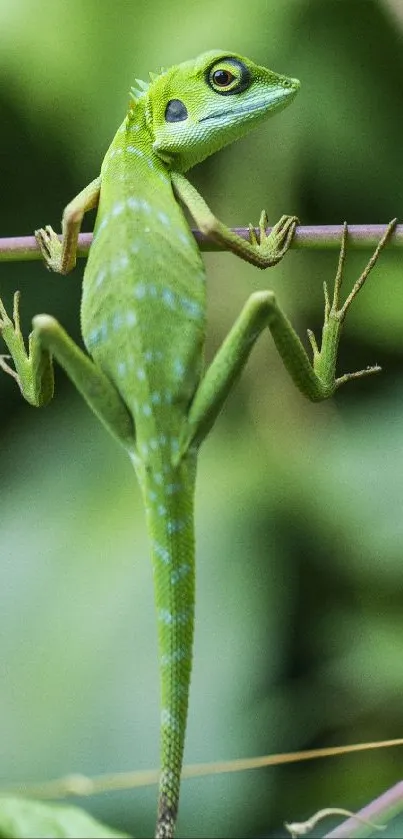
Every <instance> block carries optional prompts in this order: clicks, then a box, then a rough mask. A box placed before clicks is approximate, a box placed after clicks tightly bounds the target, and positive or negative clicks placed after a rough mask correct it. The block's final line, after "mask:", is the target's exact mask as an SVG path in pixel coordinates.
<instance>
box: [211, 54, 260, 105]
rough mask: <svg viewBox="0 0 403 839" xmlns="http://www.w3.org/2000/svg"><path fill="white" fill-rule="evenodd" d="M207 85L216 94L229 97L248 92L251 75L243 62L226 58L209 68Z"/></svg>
mask: <svg viewBox="0 0 403 839" xmlns="http://www.w3.org/2000/svg"><path fill="white" fill-rule="evenodd" d="M207 83H208V84H209V86H210V87H211V89H212V90H214V92H215V93H220V94H221V95H222V96H228V95H229V94H231V93H242V91H243V90H246V88H247V87H249V85H250V83H251V74H250V72H249V70H248V68H247V67H246V66H245V64H243V63H242V61H238V59H236V58H224V59H222V60H221V61H219V62H217V63H215V64H213V66H212V67H210V68H209V70H208V71H207Z"/></svg>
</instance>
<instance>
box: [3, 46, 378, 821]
mask: <svg viewBox="0 0 403 839" xmlns="http://www.w3.org/2000/svg"><path fill="white" fill-rule="evenodd" d="M150 76H151V81H150V83H147V84H146V83H144V82H139V83H138V84H139V88H138V89H136V90H135V91H134V92H133V93H132V98H131V101H130V105H129V109H128V113H127V116H126V117H125V119H124V121H123V123H122V125H121V126H120V128H119V129H118V131H117V133H116V135H115V138H114V140H113V142H112V144H111V146H110V148H109V150H108V152H107V154H106V157H105V159H104V161H103V164H102V168H101V174H100V176H99V177H98V178H96V179H95V180H94V181H93V182H92V183H90V184H89V186H87V187H86V188H85V189H84V190H83V191H82V192H81V193H80V194H79V195H78V196H77V197H76V198H75V199H74V200H73V201H72V202H71V203H70V204H68V206H67V207H66V209H65V211H64V215H63V238H62V242H60V240H59V238H58V237H57V236H56V234H55V233H54V232H53V230H52V229H51V228H50V227H46V228H45V229H42V230H39V231H37V238H38V241H39V243H40V245H41V248H42V251H43V254H44V256H45V259H46V262H47V264H48V266H49V267H50V268H51V269H52V270H54V271H58V272H60V273H62V274H65V273H67V272H68V271H70V269H72V268H73V267H74V265H75V260H76V248H77V239H78V233H79V230H80V225H81V222H82V218H83V215H84V213H85V212H86V211H87V210H88V209H90V208H94V207H96V206H97V207H98V214H97V219H96V224H95V230H94V239H93V244H92V246H91V249H90V253H89V257H88V261H87V266H86V269H85V273H84V281H83V294H82V307H81V321H82V334H83V338H84V343H85V345H86V348H87V350H88V353H89V355H86V354H85V353H83V352H82V351H81V350H80V349H79V348H78V347H77V346H76V345H75V344H74V343H73V342H72V340H71V339H70V338H69V337H68V336H67V335H66V333H65V332H64V331H63V329H62V328H61V327H60V326H59V324H58V323H57V322H56V321H55V320H54V319H53V318H51V317H49V316H48V315H39V316H37V317H35V318H34V321H33V332H32V333H31V335H30V338H29V349H28V352H27V351H26V349H25V346H24V341H23V338H22V335H21V331H20V326H19V294H18V292H16V294H15V298H14V312H13V320H12V319H10V318H9V317H8V315H7V313H6V311H5V308H4V306H3V304H2V303H1V302H0V318H1V320H0V328H1V332H2V335H3V338H4V341H5V343H6V345H7V347H8V350H9V353H10V354H11V357H12V359H13V361H14V365H15V369H14V368H12V367H10V365H9V364H8V362H7V361H6V358H9V356H2V357H1V358H0V364H1V366H2V367H3V369H4V370H5V371H6V372H7V373H9V374H10V375H12V376H13V377H14V378H15V379H16V380H17V382H18V384H19V387H20V389H21V391H22V394H23V396H24V397H25V398H26V399H27V400H28V402H30V403H31V404H32V405H35V406H40V405H45V404H46V403H47V402H49V400H50V399H51V397H52V394H53V368H52V357H53V356H54V357H55V358H56V359H57V361H58V362H59V363H60V364H61V365H62V367H64V369H65V370H66V371H67V373H68V375H69V376H70V378H71V379H72V380H73V382H74V383H75V385H76V387H77V388H78V390H79V391H80V392H81V394H82V395H83V397H84V398H85V399H86V401H87V402H88V404H89V405H90V407H91V408H92V410H93V411H94V412H95V414H96V415H97V416H98V417H99V419H100V420H101V421H102V422H103V423H104V425H105V426H106V427H107V429H108V430H109V431H110V432H111V433H112V434H113V435H114V436H115V438H117V440H118V441H119V442H120V443H121V444H122V445H123V446H124V448H125V449H126V450H127V452H128V454H129V456H130V458H131V460H132V462H133V464H134V468H135V470H136V473H137V477H138V480H139V484H140V487H141V491H142V495H143V499H144V504H145V509H146V516H147V525H148V530H149V534H150V538H151V546H152V564H153V573H154V584H155V598H156V607H157V619H158V638H159V661H160V681H161V777H160V789H159V804H158V817H157V827H156V837H172V836H173V835H174V830H175V823H176V816H177V810H178V801H179V787H180V774H181V767H182V759H183V747H184V739H185V728H186V718H187V707H188V694H189V683H190V673H191V663H192V643H193V622H194V532H193V495H194V484H195V471H196V455H197V451H198V448H199V445H200V443H201V442H202V440H203V439H204V437H205V436H206V434H207V433H208V431H209V429H210V428H211V426H212V425H213V423H214V421H215V418H216V416H217V414H218V413H219V411H220V409H221V407H222V405H223V402H224V400H225V398H226V395H227V393H228V391H229V390H230V388H231V386H232V385H233V383H234V381H235V380H236V379H237V377H238V375H239V374H240V372H241V369H242V368H243V366H244V365H245V363H246V360H247V358H248V356H249V353H250V351H251V349H252V346H253V344H254V342H255V341H256V339H257V338H258V336H259V335H260V333H261V332H262V330H263V329H264V328H265V327H266V326H267V327H269V329H270V331H271V333H272V335H273V338H274V341H275V343H276V345H277V349H278V350H279V352H280V355H281V357H282V359H283V361H284V364H285V366H286V368H287V369H288V371H289V373H290V375H291V376H292V378H293V380H294V382H295V384H296V385H297V387H298V388H299V389H300V390H301V391H302V392H303V393H304V394H305V395H306V396H307V397H308V398H309V399H311V400H321V399H326V398H327V397H329V396H331V395H332V394H333V393H334V391H335V389H336V388H337V387H338V386H339V385H340V384H341V383H342V382H344V381H347V380H348V379H350V378H352V377H353V376H357V375H359V376H362V375H366V374H368V373H372V372H374V371H375V370H376V369H378V368H368V369H367V370H364V371H360V372H359V373H355V374H347V375H345V376H342V377H340V378H338V379H336V377H335V364H336V354H337V345H338V340H339V335H340V330H341V326H342V322H343V319H344V316H345V314H346V311H347V308H348V306H349V305H350V303H351V301H352V299H353V297H354V296H355V295H356V293H357V291H358V289H359V288H360V286H361V285H362V284H363V282H364V280H365V277H366V276H367V274H368V273H369V270H370V268H371V267H372V265H373V264H374V263H375V261H376V258H377V256H378V253H379V251H380V249H381V247H382V246H383V244H384V242H385V241H386V238H387V236H388V235H389V233H390V232H391V230H392V227H393V223H391V225H390V226H389V228H388V231H387V234H386V235H385V237H384V238H383V240H382V241H381V242H380V244H379V246H378V248H377V250H376V252H375V254H374V257H373V258H372V260H371V262H370V263H369V265H368V266H367V269H366V271H365V272H364V273H363V275H362V276H361V278H360V280H359V281H358V282H357V283H356V286H355V287H354V289H353V292H352V293H351V295H350V296H349V297H348V298H347V301H346V302H345V303H344V305H343V306H342V307H341V308H339V306H338V293H339V288H340V283H341V271H342V265H343V261H344V251H345V237H346V233H345V235H344V239H343V246H342V250H341V256H340V263H339V271H338V276H337V280H336V283H335V292H334V299H333V303H332V304H330V302H329V299H328V296H327V293H326V308H325V325H324V329H323V338H322V348H321V350H320V351H319V349H318V347H317V345H316V343H315V340H314V338H313V336H311V344H312V347H313V352H314V358H313V364H311V362H310V361H309V358H308V356H307V354H306V352H305V350H304V349H303V347H302V344H301V343H300V341H299V338H298V337H297V335H296V334H295V332H294V331H293V329H292V327H291V325H290V324H289V322H288V321H287V319H286V317H285V316H284V314H283V313H282V311H281V309H280V308H279V306H278V304H277V302H276V299H275V297H274V295H273V293H272V292H270V291H260V292H256V293H254V294H252V296H251V297H250V299H249V300H248V301H247V303H246V305H245V308H244V310H243V312H242V313H241V315H240V317H239V319H238V320H237V321H236V323H235V325H234V327H233V328H232V330H231V331H230V333H229V335H228V337H227V338H226V340H225V341H224V343H223V345H222V347H221V349H220V350H219V352H218V354H217V356H216V358H215V359H214V361H213V362H212V364H211V366H210V367H209V369H208V370H207V372H205V373H204V371H203V346H204V340H205V331H206V326H205V276H204V269H203V263H202V260H201V256H200V253H199V250H198V247H197V245H196V242H195V239H194V237H193V235H192V234H191V231H190V228H189V226H188V224H187V221H186V219H185V216H184V214H183V211H182V208H181V206H180V203H179V201H181V202H182V203H183V204H185V205H186V206H187V208H188V209H189V210H190V212H191V214H192V216H193V217H194V219H195V220H196V223H197V224H198V225H199V227H200V228H201V230H202V231H204V232H205V233H208V234H210V235H211V236H212V237H213V238H214V239H215V240H217V241H218V242H220V243H221V244H222V245H224V246H225V247H226V248H227V249H229V250H232V251H233V252H234V253H235V254H237V255H238V256H240V257H242V258H243V259H245V260H247V261H249V262H251V263H253V264H255V265H257V266H259V267H260V268H265V267H267V266H270V265H275V264H276V263H277V262H278V261H279V260H280V259H281V258H282V257H283V255H284V254H285V253H286V251H287V249H288V247H289V245H290V243H291V240H292V237H293V234H294V230H295V227H296V224H297V219H296V218H295V217H294V216H283V217H282V218H281V219H280V221H279V222H278V223H277V224H276V225H275V227H274V228H273V230H272V232H271V233H270V235H267V234H266V225H267V218H266V214H265V213H264V212H263V213H262V214H261V218H260V225H259V231H260V232H259V235H258V236H257V235H256V233H255V232H254V230H253V229H252V228H250V240H249V241H244V240H243V239H242V238H240V237H239V236H237V235H235V234H234V233H233V232H231V231H230V230H229V229H228V228H227V227H225V226H224V225H223V224H222V223H221V222H220V221H218V220H217V219H216V218H215V217H214V215H213V214H212V212H211V211H210V209H209V208H208V207H207V205H206V204H205V202H204V200H203V199H202V197H201V196H200V195H199V194H198V192H196V190H195V189H194V187H193V186H191V185H190V184H189V182H188V181H187V180H186V179H185V177H184V175H183V172H185V171H186V170H188V169H189V168H190V167H192V166H193V165H194V164H196V163H198V162H199V161H201V160H203V159H204V158H206V157H207V156H208V155H210V154H212V153H213V152H215V151H217V150H218V149H221V148H222V147H223V146H225V145H227V144H228V143H230V142H231V141H233V140H235V139H237V138H238V137H241V136H243V135H244V134H246V133H247V132H248V131H249V130H250V129H251V128H253V127H254V126H255V125H257V124H258V123H260V122H261V121H262V120H264V119H266V118H267V117H268V116H270V115H271V114H272V113H274V112H275V111H279V110H281V109H282V108H284V107H285V106H286V105H288V104H289V103H290V102H291V101H292V100H293V98H294V96H295V94H296V93H297V91H298V88H299V82H298V80H297V79H291V78H287V77H285V76H281V75H278V74H276V73H273V72H272V71H271V70H267V69H265V68H264V67H260V66H257V65H256V64H254V63H253V62H252V61H249V60H248V59H245V58H243V57H241V56H239V55H234V54H232V53H227V52H222V51H217V50H215V51H211V52H208V53H205V54H203V55H201V56H199V57H198V58H197V59H196V60H194V61H188V62H185V63H183V64H180V65H178V66H175V67H172V68H171V69H169V70H167V71H162V72H161V73H160V74H159V75H156V76H154V75H151V74H150Z"/></svg>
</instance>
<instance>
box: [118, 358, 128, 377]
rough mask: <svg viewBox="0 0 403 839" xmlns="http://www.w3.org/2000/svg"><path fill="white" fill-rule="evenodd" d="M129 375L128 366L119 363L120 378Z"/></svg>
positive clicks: (123, 362) (122, 362) (124, 363)
mask: <svg viewBox="0 0 403 839" xmlns="http://www.w3.org/2000/svg"><path fill="white" fill-rule="evenodd" d="M126 373H127V366H126V362H125V361H119V363H118V374H119V376H125V375H126Z"/></svg>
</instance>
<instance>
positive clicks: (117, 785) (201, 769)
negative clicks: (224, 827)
mask: <svg viewBox="0 0 403 839" xmlns="http://www.w3.org/2000/svg"><path fill="white" fill-rule="evenodd" d="M393 746H403V738H398V739H395V740H381V741H377V742H374V743H354V744H350V745H348V746H330V747H328V748H322V749H309V750H307V751H304V752H288V753H286V754H278V755H264V756H262V757H251V758H238V759H236V760H223V761H219V762H217V763H197V764H194V765H191V766H189V765H188V766H185V767H184V768H183V772H182V777H183V778H200V777H203V776H205V775H221V774H222V773H228V772H245V771H246V770H249V769H262V768H264V767H267V766H279V765H284V764H286V763H298V762H299V761H304V760H315V759H318V758H325V757H336V756H339V757H340V756H342V755H345V754H351V753H353V752H363V751H369V750H372V749H382V748H391V747H393ZM158 779H159V771H158V770H157V769H148V770H143V771H142V770H140V771H137V772H116V773H111V774H109V775H106V774H105V775H98V776H96V777H93V778H89V777H87V776H86V775H80V774H72V775H67V776H65V777H64V778H57V779H55V780H52V781H44V782H43V783H37V784H35V783H32V784H30V783H28V784H18V785H17V784H15V785H14V784H13V785H12V786H7V787H2V788H1V789H0V795H1V796H4V795H25V796H30V797H31V798H50V799H52V798H66V797H67V796H69V795H80V796H87V795H95V794H99V793H101V792H111V791H112V790H123V789H134V788H137V787H146V786H150V785H152V784H157V783H158Z"/></svg>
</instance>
